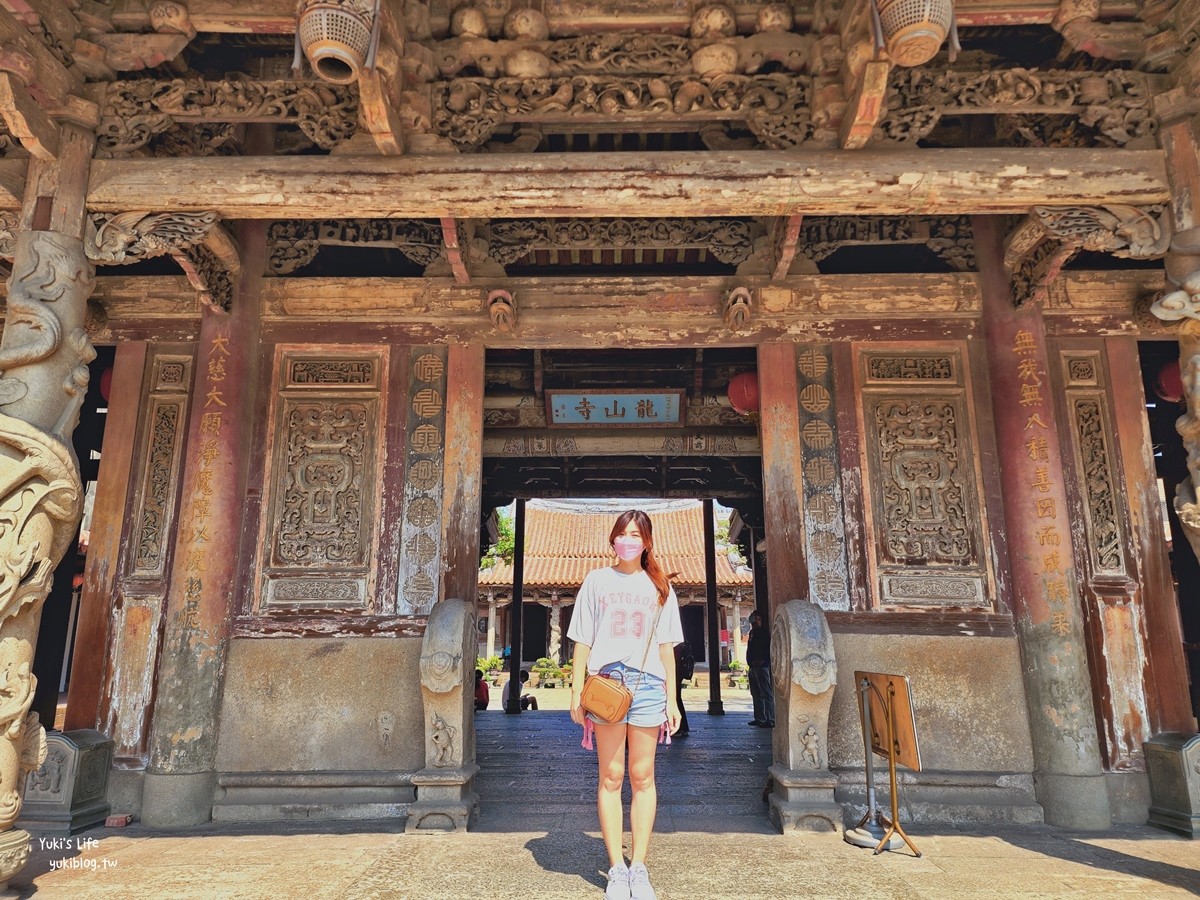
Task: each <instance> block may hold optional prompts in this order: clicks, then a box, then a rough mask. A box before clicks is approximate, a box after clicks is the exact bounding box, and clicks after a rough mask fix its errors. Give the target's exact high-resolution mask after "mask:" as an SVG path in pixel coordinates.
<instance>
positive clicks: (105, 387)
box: [100, 366, 113, 403]
mask: <svg viewBox="0 0 1200 900" xmlns="http://www.w3.org/2000/svg"><path fill="white" fill-rule="evenodd" d="M112 372H113V370H112V366H109V367H108V368H107V369H105V370H104V371H103V372H101V373H100V396H101V397H103V398H104V402H105V403H107V402H108V392H109V391H110V390H112Z"/></svg>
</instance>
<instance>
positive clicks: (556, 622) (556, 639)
mask: <svg viewBox="0 0 1200 900" xmlns="http://www.w3.org/2000/svg"><path fill="white" fill-rule="evenodd" d="M546 655H547V656H548V657H550V658H551V659H552V660H554V661H555V662H562V658H561V655H562V601H561V600H559V599H558V591H551V592H550V650H549V652H548V653H547V654H546Z"/></svg>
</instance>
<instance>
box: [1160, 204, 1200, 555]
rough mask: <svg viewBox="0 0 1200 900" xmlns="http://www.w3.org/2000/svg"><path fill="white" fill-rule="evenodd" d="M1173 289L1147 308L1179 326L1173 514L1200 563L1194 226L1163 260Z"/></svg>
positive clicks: (1199, 304)
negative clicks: (1178, 446) (1177, 471)
mask: <svg viewBox="0 0 1200 900" xmlns="http://www.w3.org/2000/svg"><path fill="white" fill-rule="evenodd" d="M1166 269H1167V282H1168V284H1169V285H1170V286H1171V287H1173V288H1174V290H1172V291H1169V292H1168V293H1166V294H1165V295H1163V296H1162V297H1160V298H1159V299H1157V300H1156V301H1155V302H1154V304H1153V305H1152V306H1151V307H1150V311H1151V312H1152V313H1153V314H1154V315H1156V316H1157V317H1158V318H1160V319H1163V320H1164V321H1167V322H1180V323H1181V325H1180V329H1179V365H1180V371H1181V373H1182V375H1183V386H1184V395H1185V400H1186V402H1187V411H1186V412H1185V413H1184V414H1183V415H1182V416H1180V417H1179V420H1178V421H1177V422H1176V423H1175V428H1176V430H1178V432H1179V436H1180V437H1181V438H1183V445H1184V447H1185V448H1187V467H1188V475H1189V476H1190V477H1189V478H1188V479H1186V480H1184V481H1181V482H1180V483H1179V487H1178V488H1176V491H1175V511H1176V513H1178V515H1179V523H1180V525H1182V526H1183V530H1184V533H1185V534H1186V535H1187V539H1188V543H1190V544H1191V545H1192V551H1193V552H1194V553H1195V554H1196V556H1197V558H1200V226H1197V227H1193V228H1188V229H1186V230H1184V231H1180V232H1179V233H1177V234H1176V235H1175V236H1174V238H1173V239H1172V240H1171V247H1170V251H1169V252H1168V253H1167V258H1166Z"/></svg>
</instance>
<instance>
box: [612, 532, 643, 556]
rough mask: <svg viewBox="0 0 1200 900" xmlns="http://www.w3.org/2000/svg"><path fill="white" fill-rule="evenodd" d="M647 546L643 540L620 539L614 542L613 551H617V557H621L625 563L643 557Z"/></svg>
mask: <svg viewBox="0 0 1200 900" xmlns="http://www.w3.org/2000/svg"><path fill="white" fill-rule="evenodd" d="M645 546H646V545H645V544H643V543H642V539H641V538H631V537H619V538H617V539H616V540H615V541H613V549H614V550H616V551H617V556H619V557H621V559H623V560H625V562H629V561H630V560H633V559H637V558H638V557H639V556H641V555H642V550H643V549H644V548H645Z"/></svg>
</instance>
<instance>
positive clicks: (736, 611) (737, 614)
mask: <svg viewBox="0 0 1200 900" xmlns="http://www.w3.org/2000/svg"><path fill="white" fill-rule="evenodd" d="M732 616H733V623H732V624H731V625H730V626H729V631H730V634H731V636H732V638H733V658H734V659H736V660H737V661H738V662H740V663H741V664H742V665H743V666H744V665H745V664H746V645H745V644H743V643H742V592H741V591H738V592H737V593H735V594H734V595H733V612H732Z"/></svg>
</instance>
